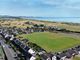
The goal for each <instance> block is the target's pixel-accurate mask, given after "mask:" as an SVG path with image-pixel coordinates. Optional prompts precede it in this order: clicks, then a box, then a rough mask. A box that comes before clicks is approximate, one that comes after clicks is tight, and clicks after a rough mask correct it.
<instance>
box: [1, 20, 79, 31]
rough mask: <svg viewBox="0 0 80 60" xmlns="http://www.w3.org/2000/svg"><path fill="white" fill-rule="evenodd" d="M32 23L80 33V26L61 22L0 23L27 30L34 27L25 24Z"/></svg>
mask: <svg viewBox="0 0 80 60" xmlns="http://www.w3.org/2000/svg"><path fill="white" fill-rule="evenodd" d="M28 21H29V22H32V23H33V24H44V25H47V26H57V27H60V28H66V29H68V30H72V31H80V25H76V24H75V25H73V24H65V23H60V22H49V21H35V20H28V19H26V20H7V21H0V24H1V25H2V26H11V27H13V26H16V27H19V28H26V27H27V26H29V27H31V26H32V25H29V24H25V22H28Z"/></svg>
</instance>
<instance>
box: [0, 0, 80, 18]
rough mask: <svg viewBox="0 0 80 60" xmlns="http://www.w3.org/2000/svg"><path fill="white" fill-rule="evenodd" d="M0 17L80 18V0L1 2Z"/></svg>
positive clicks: (19, 0) (1, 0) (13, 0)
mask: <svg viewBox="0 0 80 60" xmlns="http://www.w3.org/2000/svg"><path fill="white" fill-rule="evenodd" d="M0 15H12V16H43V17H80V0H0Z"/></svg>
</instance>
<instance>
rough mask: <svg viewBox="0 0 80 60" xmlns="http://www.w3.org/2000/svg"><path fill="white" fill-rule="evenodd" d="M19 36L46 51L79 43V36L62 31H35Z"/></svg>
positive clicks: (62, 48)
mask: <svg viewBox="0 0 80 60" xmlns="http://www.w3.org/2000/svg"><path fill="white" fill-rule="evenodd" d="M20 36H22V37H24V38H28V39H29V40H30V41H31V42H34V43H36V44H38V45H39V46H41V47H42V48H44V49H45V50H47V51H48V52H57V51H62V50H65V49H68V48H71V47H74V46H76V45H78V44H80V38H77V37H76V36H70V35H68V34H62V33H50V32H39V33H38V32H37V33H32V34H23V35H20Z"/></svg>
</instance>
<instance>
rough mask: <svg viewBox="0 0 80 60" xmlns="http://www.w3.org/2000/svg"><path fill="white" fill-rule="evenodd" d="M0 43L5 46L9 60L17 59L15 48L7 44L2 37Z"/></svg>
mask: <svg viewBox="0 0 80 60" xmlns="http://www.w3.org/2000/svg"><path fill="white" fill-rule="evenodd" d="M0 43H1V45H2V47H3V50H4V52H5V54H6V57H7V59H8V60H16V59H15V58H14V57H15V54H16V53H15V52H14V50H13V49H12V48H10V47H9V45H7V44H5V43H4V40H1V39H0Z"/></svg>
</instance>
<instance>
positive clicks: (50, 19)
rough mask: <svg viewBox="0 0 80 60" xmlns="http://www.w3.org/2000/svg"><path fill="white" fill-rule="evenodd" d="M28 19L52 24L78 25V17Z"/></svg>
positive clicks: (79, 19) (79, 18) (79, 20)
mask: <svg viewBox="0 0 80 60" xmlns="http://www.w3.org/2000/svg"><path fill="white" fill-rule="evenodd" d="M29 19H33V20H42V21H52V22H71V23H80V17H31V18H29Z"/></svg>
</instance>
